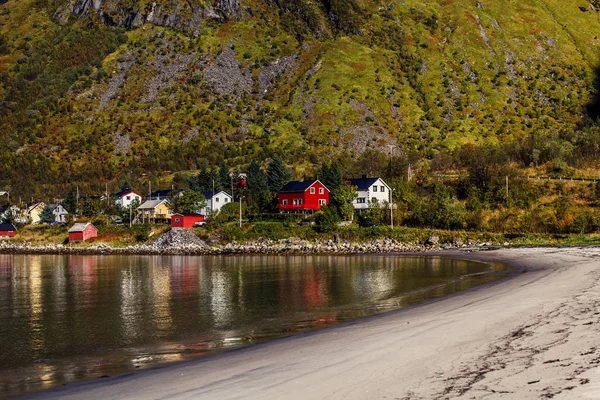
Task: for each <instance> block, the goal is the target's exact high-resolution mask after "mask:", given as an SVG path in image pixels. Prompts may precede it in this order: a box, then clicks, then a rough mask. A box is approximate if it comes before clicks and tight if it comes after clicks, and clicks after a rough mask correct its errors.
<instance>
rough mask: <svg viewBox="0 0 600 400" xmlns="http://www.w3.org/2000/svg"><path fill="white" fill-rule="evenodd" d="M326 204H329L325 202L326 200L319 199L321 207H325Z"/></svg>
mask: <svg viewBox="0 0 600 400" xmlns="http://www.w3.org/2000/svg"><path fill="white" fill-rule="evenodd" d="M325 204H327V202H326V201H325V199H319V205H320V206H324V205H325Z"/></svg>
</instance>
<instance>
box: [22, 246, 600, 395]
mask: <svg viewBox="0 0 600 400" xmlns="http://www.w3.org/2000/svg"><path fill="white" fill-rule="evenodd" d="M436 254H439V255H444V256H450V257H455V258H461V259H466V260H472V261H480V262H482V261H483V262H505V263H508V264H510V265H512V266H513V267H514V268H516V272H517V273H515V274H512V276H511V277H509V278H507V279H506V280H503V281H501V282H500V283H492V284H489V285H484V286H483V287H477V288H474V289H471V290H469V291H466V292H463V293H461V294H457V295H453V296H450V297H448V298H443V299H439V300H435V301H432V302H428V303H425V304H423V305H418V306H414V307H410V308H407V309H403V310H398V311H393V312H389V313H385V314H381V315H378V316H374V317H370V318H367V319H364V320H358V321H354V322H351V323H346V324H342V325H339V326H336V327H332V328H328V329H325V330H319V331H313V332H310V333H308V334H299V335H294V336H291V337H288V338H283V339H279V340H274V341H271V342H267V343H263V344H259V345H253V346H248V347H244V348H241V349H237V350H234V351H227V352H223V353H220V354H216V355H214V356H209V357H206V358H201V359H198V360H194V361H188V362H185V363H181V364H171V365H167V366H162V367H158V368H156V369H150V370H145V371H140V372H136V373H132V374H125V375H119V376H115V377H110V378H105V379H102V380H98V381H92V382H84V383H80V384H74V385H69V386H66V387H64V388H59V389H54V390H50V391H47V392H41V393H38V394H34V395H31V396H27V397H26V398H67V399H68V398H86V399H88V398H89V399H96V398H98V399H99V398H107V397H108V398H117V397H119V398H140V399H142V398H144V399H146V398H219V399H234V398H261V399H265V398H266V399H269V398H286V399H287V398H291V399H296V398H297V399H301V398H303V399H306V398H315V399H322V398H323V399H324V398H328V399H341V398H344V399H364V398H391V399H395V398H398V399H430V398H435V399H454V398H481V397H484V396H485V397H491V398H507V399H508V398H519V399H529V398H532V399H533V398H537V399H539V398H550V397H554V398H582V399H585V398H598V397H599V396H600V386H599V383H600V369H599V368H598V365H600V249H599V248H585V247H573V248H521V249H498V250H493V251H485V252H472V253H471V252H463V251H450V252H443V253H436Z"/></svg>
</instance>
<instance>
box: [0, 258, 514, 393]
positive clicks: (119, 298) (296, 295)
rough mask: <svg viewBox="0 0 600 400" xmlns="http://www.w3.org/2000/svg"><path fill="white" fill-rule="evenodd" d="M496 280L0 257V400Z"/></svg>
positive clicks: (334, 264)
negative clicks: (0, 398)
mask: <svg viewBox="0 0 600 400" xmlns="http://www.w3.org/2000/svg"><path fill="white" fill-rule="evenodd" d="M502 271H503V267H502V266H501V265H493V266H488V265H484V264H478V263H472V262H466V261H459V260H451V259H444V258H439V257H394V256H376V255H369V256H239V257H191V256H190V257H181V256H165V257H160V256H21V255H17V256H13V255H0V343H1V349H2V351H1V352H0V397H6V396H14V395H19V394H24V393H27V392H31V391H37V390H43V389H47V388H51V387H54V386H57V385H61V384H65V383H71V382H76V381H80V380H85V379H96V378H100V377H102V376H107V375H114V374H116V373H121V372H126V371H131V370H134V369H136V368H147V367H151V366H156V365H157V364H161V363H166V362H172V361H177V360H184V359H189V358H192V357H198V356H201V355H203V354H206V353H207V352H212V351H217V350H219V349H223V348H227V347H231V346H240V345H244V344H249V343H258V342H261V341H264V340H267V339H270V338H274V337H281V336H285V335H289V334H292V333H295V332H300V331H305V330H309V329H315V328H319V327H325V326H330V325H333V324H336V323H339V322H343V321H349V320H353V319H357V318H360V317H364V316H367V315H372V314H376V313H380V312H383V311H387V310H392V309H397V308H401V307H405V306H408V305H411V304H415V303H418V302H422V301H424V300H427V299H432V298H435V297H440V296H446V295H448V294H451V293H454V292H456V291H459V290H464V289H468V288H470V287H473V286H475V285H479V284H482V283H486V282H490V281H492V280H495V279H498V278H499V277H501V276H502V275H503V273H502Z"/></svg>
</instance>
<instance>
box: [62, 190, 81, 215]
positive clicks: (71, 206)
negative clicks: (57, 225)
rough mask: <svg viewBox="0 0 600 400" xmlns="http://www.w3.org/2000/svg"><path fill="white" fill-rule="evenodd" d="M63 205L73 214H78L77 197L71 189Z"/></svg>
mask: <svg viewBox="0 0 600 400" xmlns="http://www.w3.org/2000/svg"><path fill="white" fill-rule="evenodd" d="M62 205H63V207H64V208H65V209H66V210H67V212H69V213H71V214H77V197H76V196H75V193H73V191H72V190H71V191H70V192H69V193H67V197H66V198H65V200H64V201H63V202H62Z"/></svg>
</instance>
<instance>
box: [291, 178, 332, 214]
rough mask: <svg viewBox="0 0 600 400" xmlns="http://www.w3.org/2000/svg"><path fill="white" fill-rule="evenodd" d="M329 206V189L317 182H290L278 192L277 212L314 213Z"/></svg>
mask: <svg viewBox="0 0 600 400" xmlns="http://www.w3.org/2000/svg"><path fill="white" fill-rule="evenodd" d="M327 204H329V189H327V188H326V187H325V185H323V184H322V183H321V182H320V181H319V180H313V181H303V182H299V181H292V182H290V183H288V184H287V185H285V186H284V187H282V188H281V190H280V191H279V211H280V212H290V211H301V212H303V211H316V210H319V209H321V206H324V205H327Z"/></svg>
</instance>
